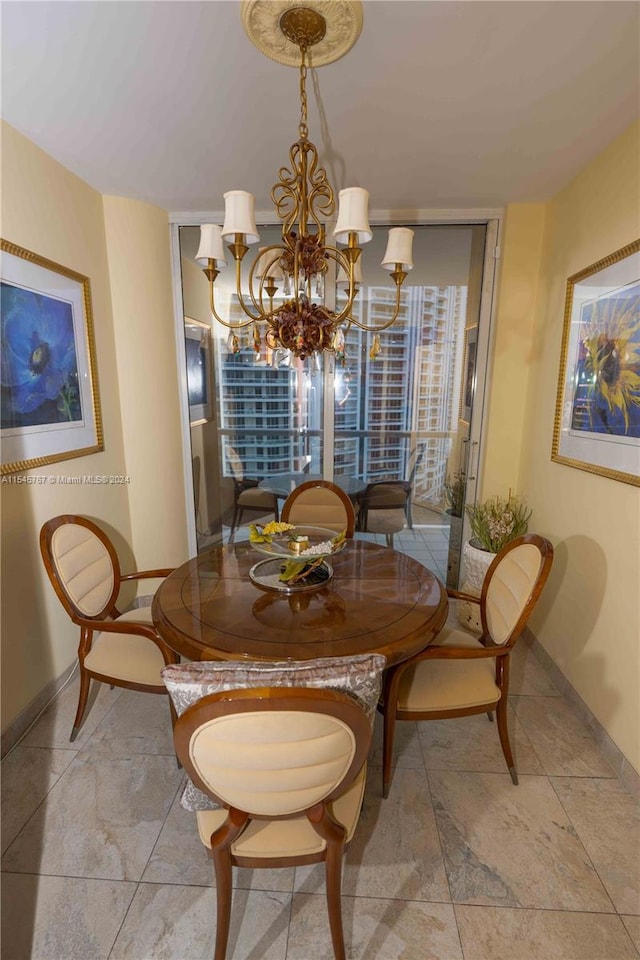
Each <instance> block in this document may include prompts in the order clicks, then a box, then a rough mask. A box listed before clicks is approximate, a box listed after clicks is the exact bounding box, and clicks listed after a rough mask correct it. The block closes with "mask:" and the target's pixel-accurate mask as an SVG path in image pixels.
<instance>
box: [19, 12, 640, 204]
mask: <svg viewBox="0 0 640 960" xmlns="http://www.w3.org/2000/svg"><path fill="white" fill-rule="evenodd" d="M639 11H640V7H639V6H638V4H637V3H636V2H615V0H603V2H600V0H589V2H582V0H575V2H559V0H552V2H528V0H523V2H515V0H511V2H484V0H477V2H476V0H468V2H457V0H450V2H426V0H412V2H405V0H365V3H364V27H363V31H362V34H361V36H360V39H359V40H358V42H357V44H356V46H355V47H354V49H353V50H352V51H351V52H350V53H349V54H347V56H346V57H345V58H344V59H343V60H341V61H339V62H337V63H334V64H331V65H329V66H326V67H322V68H320V69H319V70H318V71H317V72H314V74H313V76H311V74H310V77H309V80H310V81H311V82H310V83H309V101H310V103H309V125H310V136H311V139H312V140H313V141H314V142H315V143H316V145H317V146H318V148H319V150H320V154H321V159H322V160H323V162H324V163H325V164H326V166H327V172H328V174H329V177H330V180H331V182H332V184H333V186H334V187H335V188H337V189H339V188H341V187H344V186H354V185H360V186H366V187H367V188H368V189H369V191H370V193H371V207H372V209H374V210H378V211H396V212H400V211H402V212H406V211H411V210H414V209H418V208H421V209H436V208H452V207H457V208H469V207H482V208H486V207H496V206H502V205H503V204H504V203H505V202H507V201H538V200H545V199H548V198H549V197H550V196H553V194H554V193H555V192H557V190H558V189H560V188H561V187H562V186H564V184H565V183H567V182H568V180H570V179H571V177H572V176H573V175H574V174H575V173H576V172H577V171H578V170H579V169H580V168H581V167H582V166H584V165H585V163H587V162H588V161H589V160H590V159H591V158H592V157H594V156H595V155H596V154H597V153H598V152H599V151H600V150H602V149H603V148H604V147H605V146H606V145H607V144H608V143H609V142H610V141H611V140H613V139H614V137H616V136H617V135H618V134H619V133H621V132H622V131H623V130H624V129H625V128H626V127H627V126H628V125H629V124H630V123H631V122H632V121H633V120H634V119H635V117H637V115H638V73H639V66H640V55H639V42H638V37H639V32H638V31H639ZM1 15H2V103H1V107H2V116H3V117H4V119H5V120H7V121H8V122H9V123H10V124H12V125H13V126H14V127H16V128H17V129H18V130H20V131H21V132H22V133H24V134H25V135H26V136H27V137H29V138H30V139H31V140H33V141H34V142H35V143H37V144H38V145H39V146H40V147H42V148H43V149H44V150H46V151H47V153H49V154H51V155H52V156H53V157H55V158H56V159H57V160H59V161H60V162H61V163H62V164H64V166H66V167H68V168H69V169H70V170H72V171H73V172H74V173H76V174H78V175H79V176H80V177H82V178H83V179H84V180H86V181H87V182H88V183H90V184H91V185H92V186H93V187H95V188H96V189H97V190H99V191H100V192H102V193H106V194H116V195H120V196H126V197H134V198H137V199H140V200H145V201H148V202H150V203H154V204H157V205H158V206H160V207H162V208H164V209H166V210H169V211H172V212H177V211H214V210H221V209H222V206H223V203H222V193H223V191H224V190H227V189H233V188H237V189H245V190H249V191H251V192H252V193H254V194H255V195H256V207H257V209H258V210H261V211H267V210H270V209H271V202H270V199H269V194H270V189H271V186H272V184H273V183H274V182H275V181H276V179H277V174H278V169H279V168H280V166H282V165H284V164H286V163H287V162H288V148H289V145H290V144H291V143H292V142H293V141H294V140H296V139H297V124H298V114H299V106H298V78H297V74H296V71H295V70H293V69H291V68H288V67H283V66H280V65H278V64H276V63H274V62H272V61H270V60H268V59H267V58H266V57H264V56H263V55H262V54H260V53H259V52H258V51H257V50H256V49H255V48H254V47H253V46H252V45H251V44H250V42H249V40H248V39H247V37H246V36H245V34H244V32H243V29H242V26H241V22H240V9H239V3H238V2H237V0H209V2H187V0H182V2H154V0H151V2H97V3H96V2H81V3H78V2H71V3H69V2H64V0H63V2H33V3H31V2H6V0H5V2H3V3H2V10H1Z"/></svg>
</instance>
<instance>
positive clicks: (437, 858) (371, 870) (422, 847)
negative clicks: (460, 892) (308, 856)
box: [294, 767, 450, 901]
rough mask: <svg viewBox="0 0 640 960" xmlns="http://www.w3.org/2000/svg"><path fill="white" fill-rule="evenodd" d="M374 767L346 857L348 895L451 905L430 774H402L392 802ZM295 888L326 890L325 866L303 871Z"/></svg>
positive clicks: (396, 780)
mask: <svg viewBox="0 0 640 960" xmlns="http://www.w3.org/2000/svg"><path fill="white" fill-rule="evenodd" d="M381 778H382V771H381V770H380V768H379V767H370V768H369V772H368V780H367V790H366V793H365V797H364V804H363V808H362V813H361V815H360V820H359V822H358V826H357V827H356V832H355V834H354V837H353V840H352V841H351V844H350V846H349V848H348V849H347V852H346V854H345V867H344V878H343V885H342V889H343V892H344V893H345V895H349V896H358V897H384V898H386V899H399V900H439V901H448V900H449V899H450V897H449V889H448V887H447V880H446V875H445V872H444V864H443V860H442V853H441V850H440V844H439V841H438V833H437V830H436V825H435V820H434V816H433V810H432V809H431V801H430V798H429V788H428V785H427V779H426V774H425V773H424V771H423V770H404V769H397V770H396V771H395V774H394V779H393V784H392V786H391V791H390V794H389V797H388V799H387V800H383V799H382V794H381V789H380V784H381ZM294 889H295V890H296V891H300V892H303V893H319V892H323V891H324V865H323V864H318V865H316V866H314V867H297V868H296V877H295V884H294Z"/></svg>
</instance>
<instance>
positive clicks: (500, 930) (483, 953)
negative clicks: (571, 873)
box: [455, 906, 637, 960]
mask: <svg viewBox="0 0 640 960" xmlns="http://www.w3.org/2000/svg"><path fill="white" fill-rule="evenodd" d="M455 912H456V920H457V921H458V929H459V931H460V939H461V940H462V949H463V950H464V960H637V951H636V949H635V947H634V945H633V943H632V942H631V940H630V938H629V936H628V934H627V931H626V930H625V928H624V925H623V924H622V922H621V920H620V918H619V917H617V916H614V915H613V914H604V913H568V912H565V911H560V910H510V909H505V908H503V907H499V908H498V907H467V906H456V907H455Z"/></svg>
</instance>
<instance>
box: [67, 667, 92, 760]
mask: <svg viewBox="0 0 640 960" xmlns="http://www.w3.org/2000/svg"><path fill="white" fill-rule="evenodd" d="M90 685H91V677H90V676H89V674H88V673H87V671H86V670H85V668H84V667H83V666H82V664H80V696H79V697H78V709H77V710H76V718H75V720H74V721H73V727H72V728H71V736H70V737H69V742H70V743H73V741H74V740H75V738H76V737H77V736H78V733H79V732H80V724H81V723H82V717H83V714H84V711H85V707H86V706H87V699H88V697H89V687H90Z"/></svg>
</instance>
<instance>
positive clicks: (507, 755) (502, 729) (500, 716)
mask: <svg viewBox="0 0 640 960" xmlns="http://www.w3.org/2000/svg"><path fill="white" fill-rule="evenodd" d="M496 718H497V720H498V734H499V736H500V745H501V746H502V752H503V753H504V759H505V760H506V761H507V767H508V768H509V773H510V774H511V779H512V781H513V783H514V785H515V786H516V787H517V786H518V772H517V770H516V765H515V763H514V760H513V754H512V752H511V744H510V743H509V730H508V727H507V698H506V696H504V694H503V696H502V697H501V698H500V701H499V703H498V706H497V707H496Z"/></svg>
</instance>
